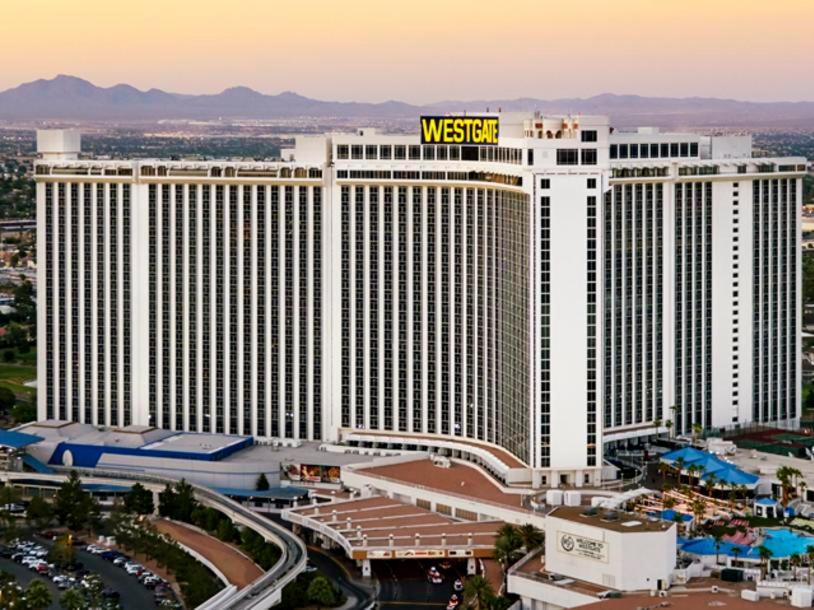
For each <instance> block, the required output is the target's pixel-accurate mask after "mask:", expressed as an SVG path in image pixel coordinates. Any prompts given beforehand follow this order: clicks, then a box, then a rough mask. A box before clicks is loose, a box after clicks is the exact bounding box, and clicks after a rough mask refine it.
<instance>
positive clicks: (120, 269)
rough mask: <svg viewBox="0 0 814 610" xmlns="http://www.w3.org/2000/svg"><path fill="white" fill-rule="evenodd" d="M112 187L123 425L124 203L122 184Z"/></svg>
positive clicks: (120, 422) (119, 398) (120, 416)
mask: <svg viewBox="0 0 814 610" xmlns="http://www.w3.org/2000/svg"><path fill="white" fill-rule="evenodd" d="M113 188H115V189H116V258H117V263H116V267H117V268H116V294H117V296H116V308H117V310H118V311H117V317H118V319H117V321H116V322H117V328H116V330H115V331H114V332H115V333H116V348H117V351H118V354H117V361H118V366H117V367H116V375H118V379H119V383H118V384H117V386H116V389H117V391H118V396H116V400H117V403H118V416H117V417H118V425H119V426H122V425H124V423H125V421H124V386H125V379H126V376H125V374H124V282H125V278H124V222H123V218H124V212H123V210H124V204H123V202H122V199H123V198H124V197H123V191H124V185H123V184H115V185H114V186H113Z"/></svg>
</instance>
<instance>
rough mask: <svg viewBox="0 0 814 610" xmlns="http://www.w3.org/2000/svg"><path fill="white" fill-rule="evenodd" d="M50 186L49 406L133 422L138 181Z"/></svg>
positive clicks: (66, 414)
mask: <svg viewBox="0 0 814 610" xmlns="http://www.w3.org/2000/svg"><path fill="white" fill-rule="evenodd" d="M44 191H45V205H44V210H45V234H44V236H43V238H44V240H45V249H46V252H45V254H46V255H45V260H44V261H43V263H44V267H45V286H44V289H45V290H44V293H45V295H46V302H47V304H48V305H47V307H46V314H45V315H46V331H45V332H46V344H45V352H46V379H45V386H46V389H45V394H46V409H47V411H46V412H47V414H48V417H49V418H53V419H71V420H73V421H86V422H93V423H98V424H100V425H128V424H130V423H131V377H130V358H131V356H130V306H131V295H130V205H131V201H130V197H131V192H130V185H129V184H124V185H117V184H113V185H101V184H90V183H81V184H80V183H72V184H64V183H58V184H53V183H46V184H45V186H44ZM94 257H95V260H94ZM94 262H95V263H96V268H95V269H94ZM105 282H107V286H106V284H105ZM94 313H95V314H96V316H95V317H94ZM120 314H121V316H120ZM55 323H56V325H57V326H56V328H55V326H54V325H55ZM94 352H95V355H96V358H95V359H94V357H93V356H94ZM55 360H56V362H55ZM111 409H112V412H111Z"/></svg>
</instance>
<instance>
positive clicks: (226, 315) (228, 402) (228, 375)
mask: <svg viewBox="0 0 814 610" xmlns="http://www.w3.org/2000/svg"><path fill="white" fill-rule="evenodd" d="M233 188H235V187H234V186H233V185H231V184H226V185H224V187H223V226H222V227H218V230H219V231H220V232H221V236H222V239H223V248H221V250H220V251H219V254H220V256H221V260H220V261H219V263H220V265H221V269H222V271H223V281H222V285H223V288H222V292H223V295H222V297H221V299H222V300H221V307H222V308H223V310H222V311H223V317H222V318H221V319H219V320H218V321H217V323H218V325H219V326H221V327H222V328H223V344H222V345H217V346H215V350H214V351H215V352H220V353H221V354H222V356H223V357H222V365H221V368H220V370H219V371H218V377H217V379H216V380H215V383H216V384H217V383H220V384H221V385H222V386H223V398H221V401H220V402H221V405H222V410H223V415H222V417H223V421H222V422H221V426H223V431H224V432H225V433H226V434H230V433H232V432H233V431H232V430H231V422H232V406H233V405H232V349H231V343H232V341H234V339H235V338H234V337H233V336H232V325H231V320H232V315H233V312H232V310H231V304H232V299H231V294H232V290H233V287H232V285H231V278H230V274H229V261H230V259H231V257H232V256H234V253H233V252H232V251H231V248H232V246H231V242H232V240H231V237H232V235H231V233H232V232H231V222H232V219H231V209H232V189H233ZM215 409H217V405H215Z"/></svg>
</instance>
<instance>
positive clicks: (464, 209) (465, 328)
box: [453, 188, 472, 436]
mask: <svg viewBox="0 0 814 610" xmlns="http://www.w3.org/2000/svg"><path fill="white" fill-rule="evenodd" d="M469 191H470V189H468V188H465V189H461V225H462V226H461V260H460V261H459V263H460V267H461V294H460V295H459V296H458V298H459V299H460V300H461V334H462V337H461V345H462V348H461V371H460V373H461V396H460V401H461V421H460V422H459V425H460V433H461V436H468V435H469V428H468V424H469V408H468V405H467V400H468V398H469V397H470V396H471V395H472V388H471V387H469V378H468V377H467V370H468V368H469V367H468V363H469V339H470V336H469V323H468V322H467V320H468V319H469V317H468V313H469V310H468V307H467V301H468V298H469V292H468V288H469V285H468V281H467V280H468V279H469V273H468V272H469V233H468V226H469V225H468V223H467V217H468V212H469V206H468V205H467V196H468V194H469ZM454 353H455V352H453V354H454ZM453 358H454V356H453Z"/></svg>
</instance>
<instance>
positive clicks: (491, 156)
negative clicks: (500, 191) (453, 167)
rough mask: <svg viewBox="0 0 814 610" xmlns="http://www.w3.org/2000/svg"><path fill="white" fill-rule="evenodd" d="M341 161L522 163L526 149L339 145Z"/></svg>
mask: <svg viewBox="0 0 814 610" xmlns="http://www.w3.org/2000/svg"><path fill="white" fill-rule="evenodd" d="M336 158H337V159H338V160H340V161H346V160H348V159H350V160H354V161H357V160H362V159H365V160H369V161H373V160H381V161H406V160H410V161H492V162H497V163H513V164H515V165H519V164H521V163H522V162H523V150H522V149H520V148H507V147H505V146H455V145H445V144H437V145H436V144H423V145H420V144H409V145H407V144H395V145H392V144H337V145H336Z"/></svg>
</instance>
